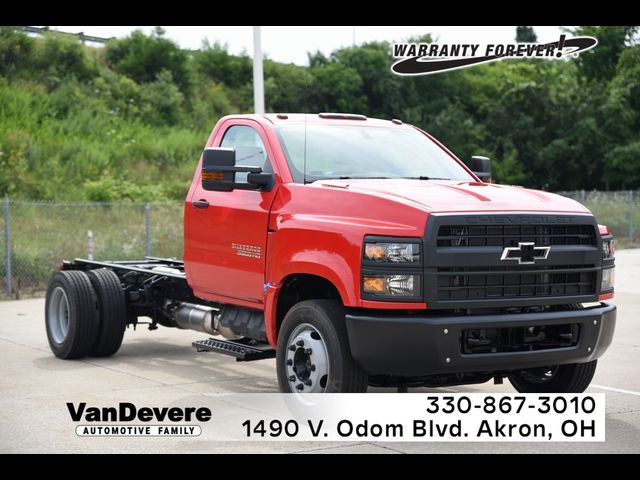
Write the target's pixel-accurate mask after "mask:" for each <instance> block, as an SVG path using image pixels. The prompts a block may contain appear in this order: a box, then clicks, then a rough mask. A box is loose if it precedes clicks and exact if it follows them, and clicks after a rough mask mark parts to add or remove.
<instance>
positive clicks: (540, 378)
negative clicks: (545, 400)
mask: <svg viewBox="0 0 640 480" xmlns="http://www.w3.org/2000/svg"><path fill="white" fill-rule="evenodd" d="M597 363H598V361H597V360H594V361H592V362H589V363H573V364H570V365H557V366H555V367H542V368H532V369H528V370H519V371H517V372H513V373H512V374H511V375H509V381H510V382H511V385H513V387H514V388H515V389H516V390H517V391H518V392H520V393H582V392H584V391H585V390H586V389H587V387H588V386H589V384H590V383H591V380H592V379H593V375H594V374H595V373H596V365H597Z"/></svg>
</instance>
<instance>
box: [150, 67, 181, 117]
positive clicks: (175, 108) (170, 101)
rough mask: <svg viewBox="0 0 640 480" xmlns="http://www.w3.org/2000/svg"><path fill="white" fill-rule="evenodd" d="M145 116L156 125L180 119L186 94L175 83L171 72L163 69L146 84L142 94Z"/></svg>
mask: <svg viewBox="0 0 640 480" xmlns="http://www.w3.org/2000/svg"><path fill="white" fill-rule="evenodd" d="M141 98H142V102H143V108H142V114H143V118H144V120H145V121H146V122H147V123H151V124H156V125H163V124H164V125H175V124H177V123H178V121H179V120H180V114H181V110H182V108H181V107H182V103H183V101H184V95H182V93H181V92H180V89H179V88H178V87H177V86H176V84H175V83H173V77H172V75H171V72H170V71H168V70H163V71H162V72H160V73H159V74H158V77H157V79H156V80H155V81H154V82H151V83H149V84H147V85H146V86H145V88H144V89H143V90H142V94H141Z"/></svg>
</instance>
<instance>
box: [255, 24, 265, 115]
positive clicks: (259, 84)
mask: <svg viewBox="0 0 640 480" xmlns="http://www.w3.org/2000/svg"><path fill="white" fill-rule="evenodd" d="M261 43H262V42H261V39H260V27H253V105H254V110H255V113H258V114H263V113H264V73H263V71H262V45H261Z"/></svg>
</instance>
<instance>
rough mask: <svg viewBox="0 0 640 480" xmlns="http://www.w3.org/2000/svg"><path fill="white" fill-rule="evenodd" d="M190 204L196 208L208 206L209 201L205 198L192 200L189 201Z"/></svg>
mask: <svg viewBox="0 0 640 480" xmlns="http://www.w3.org/2000/svg"><path fill="white" fill-rule="evenodd" d="M191 205H193V206H194V207H196V208H208V207H209V202H207V201H206V200H194V201H193V202H191Z"/></svg>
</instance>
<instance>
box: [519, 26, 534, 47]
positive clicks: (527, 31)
mask: <svg viewBox="0 0 640 480" xmlns="http://www.w3.org/2000/svg"><path fill="white" fill-rule="evenodd" d="M537 41H538V36H537V35H536V31H535V30H534V29H533V27H527V26H521V27H516V42H518V43H534V42H537Z"/></svg>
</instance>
